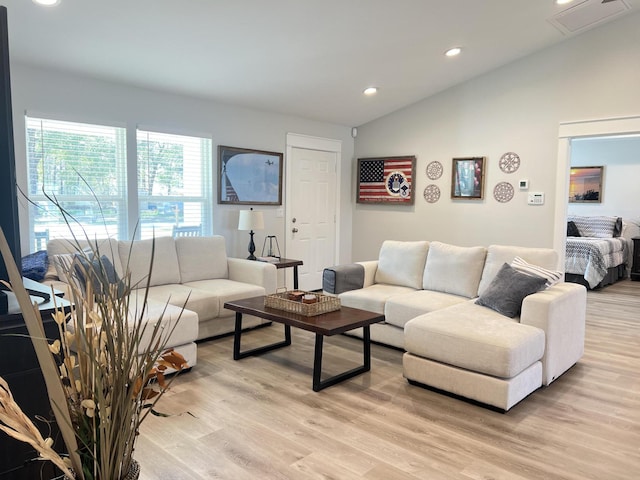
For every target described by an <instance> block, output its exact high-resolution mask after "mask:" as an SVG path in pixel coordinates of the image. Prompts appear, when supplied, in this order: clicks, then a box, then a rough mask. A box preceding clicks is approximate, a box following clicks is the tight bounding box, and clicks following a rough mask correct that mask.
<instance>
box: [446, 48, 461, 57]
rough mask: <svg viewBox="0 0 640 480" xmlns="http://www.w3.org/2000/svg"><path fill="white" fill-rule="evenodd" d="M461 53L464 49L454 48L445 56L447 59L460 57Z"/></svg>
mask: <svg viewBox="0 0 640 480" xmlns="http://www.w3.org/2000/svg"><path fill="white" fill-rule="evenodd" d="M460 52H462V48H460V47H453V48H450V49H449V50H447V51H446V52H444V54H445V55H446V56H447V57H455V56H456V55H460Z"/></svg>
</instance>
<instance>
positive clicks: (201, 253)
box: [44, 236, 277, 367]
mask: <svg viewBox="0 0 640 480" xmlns="http://www.w3.org/2000/svg"><path fill="white" fill-rule="evenodd" d="M96 242H97V248H98V250H99V253H100V255H105V256H106V257H107V258H108V259H109V261H110V262H111V263H112V264H113V267H114V270H115V274H116V275H117V276H118V277H119V278H123V276H124V275H130V284H131V286H132V287H133V288H134V290H133V291H132V293H131V295H132V296H134V297H135V298H133V299H132V300H131V305H132V308H136V305H140V304H141V302H142V295H143V293H144V288H143V287H145V285H146V283H147V277H148V276H149V266H150V265H151V261H152V245H154V247H153V248H155V251H154V252H153V264H152V270H151V278H150V280H149V285H150V287H149V291H148V299H147V311H146V312H145V315H144V318H143V321H147V322H153V321H156V320H157V319H158V318H160V316H161V314H162V312H164V315H163V318H162V321H163V323H164V324H165V326H166V327H167V328H169V327H170V326H171V325H173V324H174V323H175V322H176V321H177V319H178V316H180V315H181V317H180V323H179V324H178V326H177V328H175V329H174V331H173V332H172V334H171V337H170V338H169V343H168V344H167V347H168V348H169V347H173V348H174V349H175V350H176V351H178V352H179V353H181V354H182V355H183V356H184V357H185V359H186V360H187V363H188V364H189V366H190V367H193V366H194V365H195V364H196V362H197V347H196V340H200V339H205V338H209V337H213V336H217V335H222V334H226V333H231V332H233V330H234V325H235V317H234V313H233V312H231V311H229V310H227V309H225V308H223V305H224V303H225V302H228V301H232V300H238V299H241V298H247V297H254V296H258V295H265V294H270V293H275V290H276V282H277V273H276V267H275V266H274V265H271V264H269V263H266V262H256V261H251V260H245V259H239V258H230V257H227V254H226V247H225V240H224V237H221V236H212V237H177V238H175V239H174V238H173V237H158V238H155V240H151V239H150V240H139V241H133V242H131V241H118V240H114V239H104V240H97V241H96ZM88 245H89V243H88V241H86V240H79V241H78V242H77V243H76V241H70V240H68V239H52V240H50V241H49V242H48V244H47V254H48V256H49V259H50V261H49V269H48V271H47V275H46V277H45V282H44V283H47V284H49V285H51V286H53V287H54V288H57V289H60V290H62V291H66V289H67V288H68V282H69V281H71V280H70V279H69V278H67V277H66V275H65V271H66V269H65V268H64V264H65V262H66V264H67V267H68V265H69V263H68V262H71V261H73V258H74V254H75V253H76V252H77V248H78V246H79V247H81V248H87V246H88ZM263 323H266V322H265V321H264V320H262V319H259V318H256V317H251V316H247V319H246V321H245V322H244V327H245V328H251V327H254V326H257V325H260V324H263Z"/></svg>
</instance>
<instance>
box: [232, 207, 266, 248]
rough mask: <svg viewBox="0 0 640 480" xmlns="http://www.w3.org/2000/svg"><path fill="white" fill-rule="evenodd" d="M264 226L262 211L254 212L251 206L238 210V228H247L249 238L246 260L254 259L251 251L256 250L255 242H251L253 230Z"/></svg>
mask: <svg viewBox="0 0 640 480" xmlns="http://www.w3.org/2000/svg"><path fill="white" fill-rule="evenodd" d="M263 228H264V217H263V216H262V212H256V211H255V210H253V208H251V209H249V210H240V215H239V216H238V230H249V235H250V236H251V239H250V240H249V256H248V257H247V259H248V260H256V256H255V255H254V254H253V252H255V251H256V244H255V243H253V234H254V230H262V229H263Z"/></svg>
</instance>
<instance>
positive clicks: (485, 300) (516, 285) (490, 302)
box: [476, 263, 546, 318]
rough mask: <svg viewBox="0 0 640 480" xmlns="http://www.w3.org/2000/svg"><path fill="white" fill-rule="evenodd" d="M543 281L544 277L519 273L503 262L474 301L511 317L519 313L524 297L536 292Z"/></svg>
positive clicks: (542, 284) (541, 286) (543, 284)
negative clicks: (489, 282)
mask: <svg viewBox="0 0 640 480" xmlns="http://www.w3.org/2000/svg"><path fill="white" fill-rule="evenodd" d="M545 283H546V280H545V279H544V278H542V277H538V276H537V275H526V274H524V273H520V272H518V271H517V270H516V269H515V268H513V267H512V266H510V265H509V264H508V263H505V264H504V265H502V267H501V268H500V270H499V271H498V274H497V275H496V276H495V278H494V279H493V281H492V282H491V284H490V285H489V286H488V287H487V289H486V290H485V291H484V293H483V294H482V295H481V296H480V298H478V299H477V300H476V303H477V304H478V305H482V306H483V307H488V308H490V309H492V310H495V311H496V312H498V313H500V314H502V315H505V316H507V317H510V318H513V317H515V316H516V315H518V314H519V313H520V309H521V308H522V301H523V300H524V298H525V297H526V296H527V295H531V294H532V293H536V292H537V291H538V290H540V289H541V288H543V287H544V286H545Z"/></svg>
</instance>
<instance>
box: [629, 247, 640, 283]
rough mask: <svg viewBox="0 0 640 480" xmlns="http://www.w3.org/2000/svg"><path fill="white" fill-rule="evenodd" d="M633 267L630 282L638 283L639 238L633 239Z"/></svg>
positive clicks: (639, 271) (639, 274)
mask: <svg viewBox="0 0 640 480" xmlns="http://www.w3.org/2000/svg"><path fill="white" fill-rule="evenodd" d="M631 240H633V266H632V267H631V280H636V281H640V237H633V238H632V239H631Z"/></svg>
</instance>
